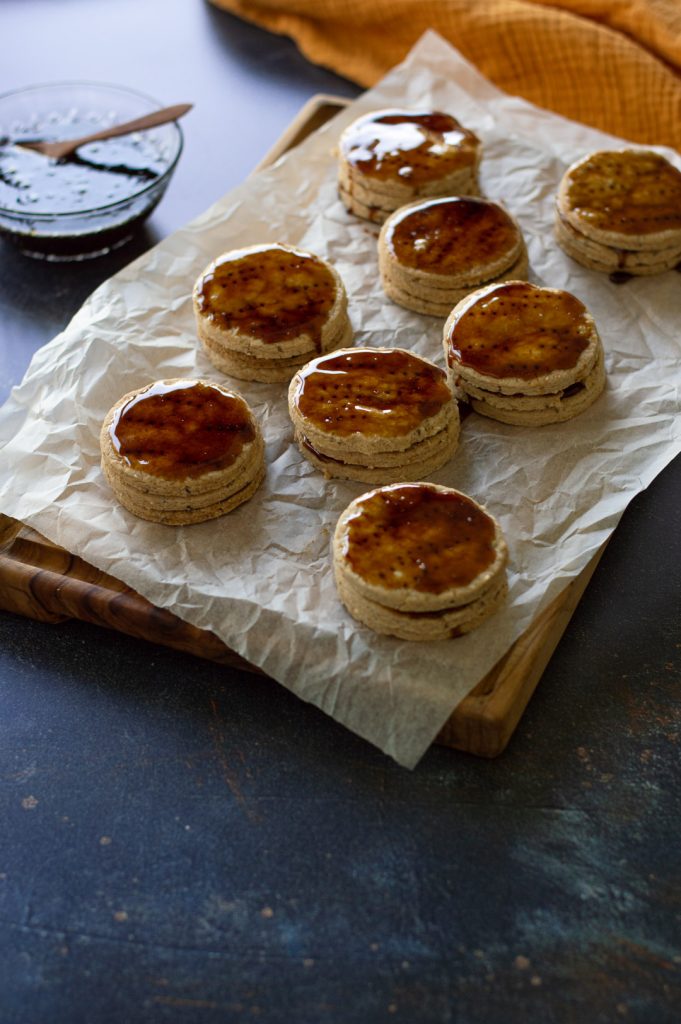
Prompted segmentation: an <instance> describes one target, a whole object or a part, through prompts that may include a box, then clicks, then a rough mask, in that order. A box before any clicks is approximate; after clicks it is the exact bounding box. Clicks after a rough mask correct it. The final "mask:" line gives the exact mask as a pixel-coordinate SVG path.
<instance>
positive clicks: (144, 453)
mask: <svg viewBox="0 0 681 1024" xmlns="http://www.w3.org/2000/svg"><path fill="white" fill-rule="evenodd" d="M109 435H110V437H111V441H112V444H113V446H114V448H115V449H116V451H117V452H118V453H119V455H121V456H122V458H124V459H125V461H126V462H127V463H128V465H129V466H131V467H132V468H133V469H141V470H143V471H144V472H145V473H151V474H152V475H153V476H160V477H164V478H166V479H171V480H173V479H183V478H185V477H196V476H200V475H201V474H202V473H207V472H210V471H213V470H219V469H226V468H227V467H228V466H231V465H232V464H233V463H234V462H235V461H236V459H237V458H238V456H239V454H240V453H241V450H242V448H243V446H244V445H245V444H248V443H249V442H250V441H253V439H254V438H255V429H254V426H253V420H252V417H251V414H250V412H249V409H248V406H247V405H246V403H245V402H244V400H243V399H242V398H240V397H239V396H238V395H235V394H234V393H232V392H225V391H223V390H222V389H221V388H219V387H218V386H217V385H215V384H207V383H204V382H202V381H195V382H191V383H189V384H187V383H186V382H182V383H179V384H178V383H175V384H165V383H163V382H162V381H159V382H158V383H156V384H152V385H150V387H148V388H146V389H145V390H144V391H142V392H141V393H140V394H138V395H135V397H134V398H131V399H130V401H129V402H127V403H126V404H125V405H124V406H122V407H121V409H119V410H118V412H117V413H116V414H115V416H114V418H113V421H112V423H111V426H110V428H109Z"/></svg>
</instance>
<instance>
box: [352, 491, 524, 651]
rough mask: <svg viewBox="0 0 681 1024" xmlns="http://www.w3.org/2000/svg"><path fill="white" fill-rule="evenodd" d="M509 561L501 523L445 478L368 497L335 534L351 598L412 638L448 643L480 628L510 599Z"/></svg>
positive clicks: (356, 608)
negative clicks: (444, 484)
mask: <svg viewBox="0 0 681 1024" xmlns="http://www.w3.org/2000/svg"><path fill="white" fill-rule="evenodd" d="M507 559H508V551H507V547H506V542H505V540H504V537H503V534H502V531H501V528H500V527H499V524H498V523H497V522H496V520H495V519H494V518H493V517H492V516H491V515H490V514H489V513H488V512H487V511H486V510H485V509H484V508H483V507H482V506H481V505H478V504H477V502H475V501H473V500H472V499H471V498H469V497H468V496H467V495H465V494H462V493H461V492H460V491H456V490H453V489H452V488H447V487H439V486H437V485H436V484H426V483H415V484H408V483H407V484H394V485H392V486H389V487H382V488H377V489H376V490H373V491H370V492H369V493H368V494H363V495H362V496H361V497H359V498H356V499H355V501H353V502H351V503H350V505H349V506H348V507H347V509H346V510H345V511H344V512H343V514H342V515H341V517H340V519H339V520H338V524H337V526H336V530H335V533H334V541H333V565H334V573H335V579H336V585H337V588H338V593H339V596H340V598H341V600H342V602H343V604H344V605H345V607H346V608H347V610H348V611H349V612H350V614H351V615H352V616H353V617H354V618H355V619H357V620H358V621H359V622H362V623H364V624H365V625H366V626H369V627H370V628H371V629H373V630H374V631H375V632H377V633H384V634H387V635H389V636H396V637H400V638H401V639H404V640H445V639H447V638H449V637H455V636H460V635H461V634H463V633H468V632H470V631H471V630H472V629H475V628H476V627H477V626H479V625H480V624H481V623H482V622H484V620H485V619H487V618H488V617H489V616H490V615H492V614H493V612H495V611H496V610H497V609H498V608H499V607H500V605H501V604H502V603H503V601H504V599H505V597H506V594H507V589H508V588H507V581H506V568H505V567H506V562H507Z"/></svg>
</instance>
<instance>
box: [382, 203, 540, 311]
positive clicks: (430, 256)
mask: <svg viewBox="0 0 681 1024" xmlns="http://www.w3.org/2000/svg"><path fill="white" fill-rule="evenodd" d="M378 266H379V271H380V275H381V284H382V285H383V290H384V291H385V293H386V295H387V296H388V297H389V298H391V299H392V300H393V301H394V302H397V303H398V304H399V305H400V306H404V307H406V309H413V310H414V311H415V312H417V313H427V314H429V315H431V316H441V317H446V316H448V315H449V313H450V312H451V311H452V309H453V308H454V306H455V305H456V304H457V302H459V301H460V300H461V299H463V298H464V297H465V296H466V295H468V294H469V292H471V291H474V290H475V289H476V288H480V287H481V286H482V285H485V284H488V283H491V282H494V281H506V280H521V279H523V280H524V279H525V277H526V276H527V250H526V248H525V242H524V240H523V236H522V233H521V231H520V228H519V226H518V224H517V223H516V221H515V220H514V219H513V217H511V215H510V214H509V213H507V212H506V210H504V209H503V207H501V206H500V205H499V204H498V203H493V202H492V201H491V200H489V199H481V198H476V197H472V196H464V197H461V196H449V197H445V198H437V199H421V200H418V201H417V202H415V203H410V204H409V205H408V206H403V207H401V209H399V210H396V211H395V213H392V214H391V215H390V216H389V217H388V219H387V220H386V222H385V223H384V225H383V227H382V228H381V233H380V235H379V239H378Z"/></svg>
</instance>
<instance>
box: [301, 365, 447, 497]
mask: <svg viewBox="0 0 681 1024" xmlns="http://www.w3.org/2000/svg"><path fill="white" fill-rule="evenodd" d="M289 413H290V416H291V420H292V422H293V426H294V437H295V440H296V443H297V444H298V447H299V448H300V451H301V452H302V454H303V455H304V456H305V458H306V459H307V460H308V462H310V463H311V464H312V465H313V466H314V467H315V468H316V469H318V470H319V471H320V472H321V473H323V474H324V476H326V477H329V478H338V479H344V480H358V481H360V482H363V483H369V484H378V483H388V482H390V481H393V480H420V479H423V478H424V477H427V476H429V475H430V474H431V473H433V472H435V470H437V469H439V468H441V467H442V466H443V465H444V464H445V463H446V462H448V461H449V459H450V458H451V457H452V455H453V454H454V452H455V450H456V447H457V444H458V438H459V411H458V404H457V402H456V401H455V400H454V397H453V395H452V392H451V389H450V387H449V385H448V383H447V375H446V373H445V372H444V371H443V370H441V369H440V368H439V367H438V366H435V365H434V364H433V363H431V362H429V361H428V360H427V359H423V358H421V357H420V356H417V355H415V354H414V353H413V352H408V351H406V350H405V349H397V348H396V349H380V348H353V349H346V350H341V351H339V352H334V353H331V354H330V355H326V356H320V357H319V358H317V359H314V360H312V361H311V362H310V363H308V364H307V365H306V366H304V367H303V368H302V369H301V370H299V371H298V372H297V373H296V374H295V376H294V377H293V380H292V381H291V384H290V386H289Z"/></svg>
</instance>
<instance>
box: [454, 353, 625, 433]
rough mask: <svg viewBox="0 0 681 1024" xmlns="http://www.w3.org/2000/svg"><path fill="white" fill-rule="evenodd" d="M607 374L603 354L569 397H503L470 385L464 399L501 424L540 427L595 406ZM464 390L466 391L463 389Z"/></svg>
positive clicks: (567, 418)
mask: <svg viewBox="0 0 681 1024" xmlns="http://www.w3.org/2000/svg"><path fill="white" fill-rule="evenodd" d="M605 382H606V375H605V364H604V361H603V355H602V352H601V353H599V356H598V359H597V360H596V364H595V365H594V367H593V369H592V370H591V372H590V373H589V374H587V376H586V377H585V378H584V380H583V381H580V382H579V383H580V384H581V385H582V386H581V387H580V388H579V390H578V391H576V392H574V393H570V392H569V389H568V394H566V395H564V394H563V393H561V394H557V395H540V396H536V397H532V398H526V397H523V396H520V397H518V398H513V397H512V396H502V395H499V394H497V393H494V392H484V391H483V390H482V389H480V388H473V387H471V386H468V387H467V388H466V390H465V392H464V395H463V397H464V398H467V399H468V401H469V402H470V404H471V406H472V407H473V409H474V410H475V412H477V413H480V414H481V415H483V416H487V417H489V418H490V419H493V420H498V421H499V422H500V423H509V424H512V425H514V426H522V427H541V426H547V425H548V424H550V423H564V422H565V421H566V420H571V419H574V417H575V416H579V415H580V413H582V412H584V410H585V409H588V408H589V406H591V405H593V403H594V402H595V401H596V399H597V398H598V397H599V396H600V395H601V393H602V392H603V389H604V388H605ZM462 390H463V389H462Z"/></svg>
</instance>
